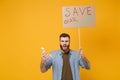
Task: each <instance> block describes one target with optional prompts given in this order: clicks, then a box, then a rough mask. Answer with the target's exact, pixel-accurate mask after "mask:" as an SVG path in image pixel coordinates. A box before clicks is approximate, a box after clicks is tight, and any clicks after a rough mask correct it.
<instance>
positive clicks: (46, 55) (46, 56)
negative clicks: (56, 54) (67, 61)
mask: <svg viewBox="0 0 120 80" xmlns="http://www.w3.org/2000/svg"><path fill="white" fill-rule="evenodd" d="M41 50H42V64H45V62H46V61H47V60H48V59H49V58H50V54H48V53H47V52H46V51H45V49H44V48H43V47H42V48H41Z"/></svg>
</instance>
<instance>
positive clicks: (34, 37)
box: [0, 0, 120, 80]
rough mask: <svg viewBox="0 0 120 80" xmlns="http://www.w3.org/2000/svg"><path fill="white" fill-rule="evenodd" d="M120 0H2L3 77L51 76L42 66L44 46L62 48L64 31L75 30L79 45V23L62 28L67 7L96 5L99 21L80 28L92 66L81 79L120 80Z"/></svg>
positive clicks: (43, 79)
mask: <svg viewBox="0 0 120 80" xmlns="http://www.w3.org/2000/svg"><path fill="white" fill-rule="evenodd" d="M119 3H120V1H119V0H0V80H52V71H51V69H50V70H49V71H48V72H46V73H44V74H43V73H41V72H40V69H39V67H40V60H41V51H40V47H41V46H43V47H45V48H46V50H47V51H48V52H50V51H51V50H55V49H59V40H58V36H59V34H60V33H61V32H67V33H69V34H70V35H71V48H72V49H74V50H78V32H77V28H67V29H66V28H63V26H62V7H63V6H81V5H94V6H95V7H96V26H95V27H86V28H80V38H81V46H82V48H83V50H84V53H85V55H86V57H87V58H88V59H89V60H90V62H91V70H85V69H81V70H80V71H81V80H120V73H119V72H120V62H119V61H120V58H119V56H120V49H119V48H120V6H119Z"/></svg>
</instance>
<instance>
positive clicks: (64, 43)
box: [60, 37, 70, 51]
mask: <svg viewBox="0 0 120 80" xmlns="http://www.w3.org/2000/svg"><path fill="white" fill-rule="evenodd" d="M69 46H70V39H69V37H61V38H60V48H61V49H62V50H63V51H67V50H69Z"/></svg>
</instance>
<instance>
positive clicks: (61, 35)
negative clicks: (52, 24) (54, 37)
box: [59, 33, 70, 39]
mask: <svg viewBox="0 0 120 80" xmlns="http://www.w3.org/2000/svg"><path fill="white" fill-rule="evenodd" d="M61 37H68V38H69V39H70V35H69V34H67V33H61V34H60V36H59V39H60V38H61Z"/></svg>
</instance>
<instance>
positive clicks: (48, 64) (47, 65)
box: [45, 57, 52, 70]
mask: <svg viewBox="0 0 120 80" xmlns="http://www.w3.org/2000/svg"><path fill="white" fill-rule="evenodd" d="M51 65H52V58H51V57H50V58H49V59H48V60H47V61H46V63H45V67H46V69H47V70H48V69H49V68H50V67H51Z"/></svg>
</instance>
